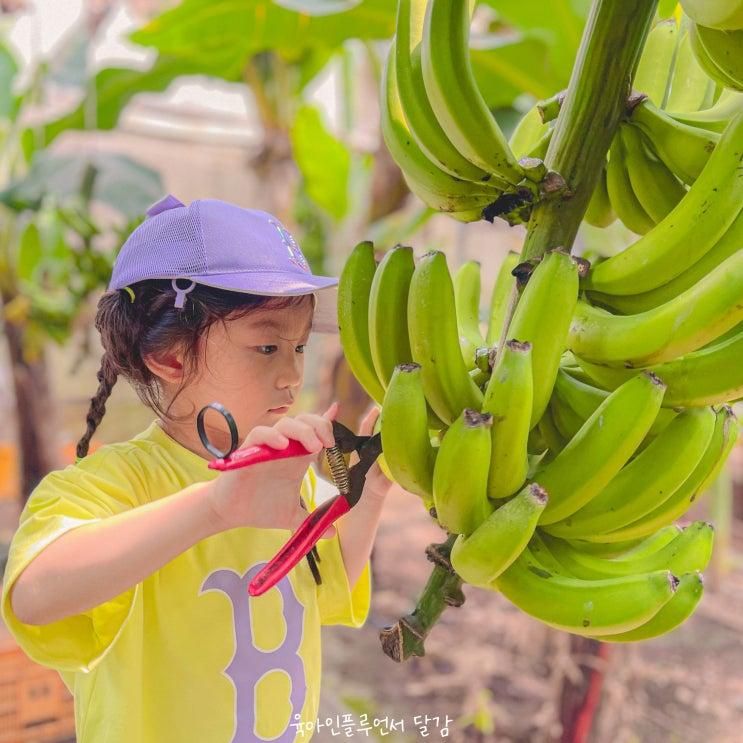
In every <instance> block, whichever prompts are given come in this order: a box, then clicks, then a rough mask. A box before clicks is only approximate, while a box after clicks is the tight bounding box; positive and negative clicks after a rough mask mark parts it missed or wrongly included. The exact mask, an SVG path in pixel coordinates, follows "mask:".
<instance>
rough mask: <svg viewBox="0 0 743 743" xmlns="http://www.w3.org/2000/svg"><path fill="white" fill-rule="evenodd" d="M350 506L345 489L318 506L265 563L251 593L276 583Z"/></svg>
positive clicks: (250, 586)
mask: <svg viewBox="0 0 743 743" xmlns="http://www.w3.org/2000/svg"><path fill="white" fill-rule="evenodd" d="M350 510H351V506H350V505H349V503H348V501H347V500H346V496H345V495H343V493H339V494H338V495H336V496H335V498H331V499H330V500H327V501H325V503H323V504H322V505H321V506H318V507H317V508H316V509H315V510H314V511H313V512H312V513H311V514H310V515H309V516H308V517H307V518H306V519H305V520H304V521H303V522H302V523H301V524H300V526H299V528H298V529H297V531H295V532H294V534H292V536H291V537H290V538H289V541H288V542H287V543H286V544H285V545H284V546H283V547H282V548H281V550H280V551H279V552H278V554H277V555H276V556H275V557H274V558H273V559H272V560H271V561H270V562H269V563H268V565H265V566H264V567H263V568H262V569H261V570H260V571H259V572H258V574H257V575H256V576H255V577H254V578H253V580H252V581H251V582H250V585H249V586H248V593H249V594H250V595H251V596H260V595H261V594H262V593H265V592H266V591H267V590H268V589H269V588H271V587H272V586H274V585H276V583H278V582H279V581H280V580H281V579H282V578H283V577H284V576H285V575H286V574H287V573H288V572H289V571H290V570H291V569H292V568H293V567H294V566H295V565H296V564H297V563H298V562H299V561H300V560H301V559H302V558H303V557H304V556H305V555H306V554H307V553H308V552H309V551H310V550H311V549H312V548H313V547H314V545H315V543H316V542H317V540H318V539H320V537H321V536H322V535H323V534H324V533H325V531H326V529H327V528H328V527H329V526H330V525H331V524H332V523H333V522H334V521H335V520H336V519H337V518H340V517H341V516H343V514H344V513H348V511H350Z"/></svg>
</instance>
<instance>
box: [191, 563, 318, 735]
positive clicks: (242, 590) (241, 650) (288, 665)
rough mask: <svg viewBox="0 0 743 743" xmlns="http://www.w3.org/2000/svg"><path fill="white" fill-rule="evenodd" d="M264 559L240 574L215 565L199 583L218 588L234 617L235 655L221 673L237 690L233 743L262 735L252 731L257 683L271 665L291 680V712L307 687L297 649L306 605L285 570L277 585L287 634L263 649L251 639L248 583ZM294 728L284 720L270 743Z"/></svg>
mask: <svg viewBox="0 0 743 743" xmlns="http://www.w3.org/2000/svg"><path fill="white" fill-rule="evenodd" d="M266 564H267V563H264V562H262V563H259V564H257V565H254V566H253V567H252V568H251V569H250V570H248V572H247V573H246V574H245V575H243V576H239V575H238V574H237V573H236V572H235V571H234V570H228V569H220V570H215V571H214V572H213V573H211V575H209V576H208V577H207V579H206V580H205V581H204V585H203V586H202V592H204V591H211V590H216V591H222V592H223V593H225V594H226V595H227V597H228V598H229V599H230V602H231V604H232V610H233V614H234V619H235V655H234V657H233V658H232V661H231V663H230V665H229V666H227V668H226V669H225V673H226V675H227V676H229V677H230V678H231V679H232V683H233V684H234V685H235V692H236V705H237V709H236V715H235V717H236V720H237V726H236V728H235V735H234V737H233V738H232V743H256V741H262V740H264V739H263V738H258V737H257V735H256V733H255V685H256V683H257V682H258V681H259V680H260V678H261V677H262V676H263V675H264V674H266V673H268V672H269V671H273V670H277V669H278V670H282V671H285V672H286V673H287V675H288V676H289V679H290V680H291V695H290V701H291V705H292V712H293V713H294V714H300V713H301V712H302V707H303V706H304V700H305V696H306V693H307V683H306V681H305V675H304V662H303V661H302V658H301V656H300V655H299V645H300V643H301V641H302V625H303V623H304V606H303V605H302V604H301V603H300V602H299V601H298V599H297V597H296V596H295V595H294V590H293V589H292V586H291V583H290V582H289V577H288V576H284V577H283V578H282V579H281V580H280V581H279V582H278V583H277V584H276V586H275V588H278V590H279V592H280V593H281V597H282V600H283V602H284V619H285V621H286V637H285V638H284V642H283V643H281V645H280V646H279V647H278V648H276V649H275V650H272V651H270V652H266V651H264V650H261V649H259V648H257V647H255V645H254V644H253V636H252V633H251V630H250V626H251V623H250V596H249V595H248V583H250V581H251V580H252V579H253V576H254V575H255V574H257V573H258V571H259V570H260V569H261V568H262V567H263V566H264V565H266ZM296 734H297V731H296V729H293V728H292V727H291V725H287V726H286V728H284V730H283V732H282V733H281V735H280V736H278V737H277V738H271V739H270V740H271V743H292V742H293V741H294V739H295V738H296Z"/></svg>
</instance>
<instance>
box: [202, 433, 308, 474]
mask: <svg viewBox="0 0 743 743" xmlns="http://www.w3.org/2000/svg"><path fill="white" fill-rule="evenodd" d="M311 453H312V452H310V451H308V450H307V449H305V447H304V446H303V445H302V444H301V443H300V442H299V441H297V440H296V439H289V445H288V446H287V447H286V448H285V449H274V448H273V447H272V446H268V445H267V444H255V445H254V446H246V447H245V448H244V449H235V451H233V452H232V454H230V455H229V456H228V457H222V458H220V459H213V460H212V461H211V462H209V465H208V466H209V469H211V470H219V471H220V472H225V471H226V470H236V469H240V467H248V466H249V465H251V464H259V463H260V462H270V461H273V460H274V459H288V458H289V457H304V456H306V455H308V454H311Z"/></svg>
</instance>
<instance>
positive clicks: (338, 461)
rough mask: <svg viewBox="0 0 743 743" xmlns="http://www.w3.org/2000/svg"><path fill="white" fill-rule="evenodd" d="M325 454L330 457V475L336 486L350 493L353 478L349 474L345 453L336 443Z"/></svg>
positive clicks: (344, 492)
mask: <svg viewBox="0 0 743 743" xmlns="http://www.w3.org/2000/svg"><path fill="white" fill-rule="evenodd" d="M325 456H326V457H327V459H328V465H329V467H330V475H331V477H332V478H333V482H334V483H335V486H336V487H337V488H338V490H340V492H341V493H343V494H344V495H345V494H348V493H349V492H350V491H351V478H350V476H349V474H348V466H347V465H346V460H345V459H343V454H342V452H341V450H340V448H339V447H338V445H337V444H336V445H335V446H331V447H330V448H328V449H326V450H325Z"/></svg>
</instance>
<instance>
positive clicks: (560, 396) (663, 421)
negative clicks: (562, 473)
mask: <svg viewBox="0 0 743 743" xmlns="http://www.w3.org/2000/svg"><path fill="white" fill-rule="evenodd" d="M602 368H603V367H602ZM607 368H608V367H607ZM611 371H613V369H612V370H611ZM649 371H652V372H654V373H655V374H656V376H658V377H660V378H661V379H662V380H663V383H664V384H666V394H665V395H664V397H663V405H664V407H663V408H661V410H660V412H659V413H658V415H657V417H656V419H655V420H654V421H653V425H652V426H651V427H650V431H648V437H655V436H657V435H658V434H659V433H660V432H661V431H663V430H664V429H665V428H666V426H667V425H668V424H669V423H670V422H671V421H672V420H673V419H674V418H675V417H676V416H677V415H678V412H677V411H675V410H671V409H670V408H668V407H665V406H667V404H668V403H667V402H666V400H667V398H668V383H667V382H666V379H665V377H664V376H663V375H662V374H660V373H658V372H657V371H656V370H655V369H649ZM639 373H640V372H639V371H638V370H635V371H634V372H630V373H629V374H627V375H626V376H624V377H622V379H621V381H620V382H618V383H617V384H613V385H611V386H610V387H609V389H612V390H613V389H616V388H617V387H618V386H619V384H621V382H626V381H627V380H628V379H630V378H631V377H633V376H634V375H635V374H639ZM608 396H609V392H607V391H606V390H603V389H599V388H598V387H594V386H593V385H591V384H589V383H587V382H583V381H581V380H580V379H576V378H575V377H573V376H572V374H569V373H568V372H566V371H565V369H560V371H559V372H558V374H557V379H556V380H555V390H554V394H553V396H552V400H553V401H559V402H560V403H562V404H563V405H564V406H567V407H569V408H570V409H571V410H572V411H573V412H574V413H575V414H576V415H577V416H578V418H579V420H580V421H581V425H583V422H584V421H586V420H587V419H588V418H590V417H591V415H593V413H594V411H595V410H596V408H597V407H598V406H599V405H600V404H601V403H602V402H603V401H604V400H605V399H606V398H607V397H608ZM576 433H577V430H576V431H574V432H572V433H571V437H572V436H574V435H575V434H576Z"/></svg>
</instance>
